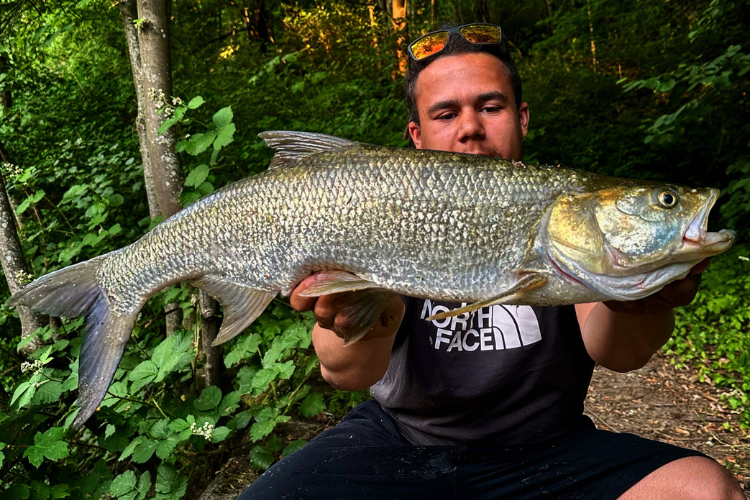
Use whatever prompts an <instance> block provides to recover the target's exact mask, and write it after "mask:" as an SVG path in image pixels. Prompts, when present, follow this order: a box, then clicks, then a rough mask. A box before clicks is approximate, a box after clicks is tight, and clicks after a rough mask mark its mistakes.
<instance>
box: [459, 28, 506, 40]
mask: <svg viewBox="0 0 750 500" xmlns="http://www.w3.org/2000/svg"><path fill="white" fill-rule="evenodd" d="M459 31H460V32H461V34H462V35H463V36H464V38H466V39H467V40H468V41H470V42H471V43H500V40H502V39H503V32H502V30H501V29H500V28H499V27H497V26H483V25H478V26H477V25H473V26H464V27H463V28H461V29H460V30H459Z"/></svg>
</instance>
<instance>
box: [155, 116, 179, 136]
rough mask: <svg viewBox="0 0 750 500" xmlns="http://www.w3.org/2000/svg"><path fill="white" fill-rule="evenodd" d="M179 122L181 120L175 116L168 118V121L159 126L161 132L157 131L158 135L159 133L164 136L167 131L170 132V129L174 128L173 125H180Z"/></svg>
mask: <svg viewBox="0 0 750 500" xmlns="http://www.w3.org/2000/svg"><path fill="white" fill-rule="evenodd" d="M179 122H180V119H179V118H177V117H176V116H173V117H172V118H167V119H166V120H164V121H163V122H162V124H161V125H160V126H159V130H157V133H158V134H159V135H161V134H163V133H164V132H166V131H167V130H169V129H170V128H172V126H173V125H175V124H177V123H179Z"/></svg>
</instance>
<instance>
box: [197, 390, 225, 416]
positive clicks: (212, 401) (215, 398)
mask: <svg viewBox="0 0 750 500" xmlns="http://www.w3.org/2000/svg"><path fill="white" fill-rule="evenodd" d="M220 401H221V389H219V388H218V387H216V386H214V385H212V386H209V387H206V388H205V389H203V391H202V392H201V395H200V397H199V398H198V399H196V400H195V402H194V403H193V406H195V409H196V410H200V411H209V410H213V409H214V408H216V407H217V406H218V404H219V402H220Z"/></svg>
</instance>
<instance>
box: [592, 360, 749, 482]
mask: <svg viewBox="0 0 750 500" xmlns="http://www.w3.org/2000/svg"><path fill="white" fill-rule="evenodd" d="M697 373H698V372H697V370H695V369H693V368H690V367H686V368H685V369H683V370H677V369H676V368H675V367H674V366H672V365H670V363H669V359H668V358H667V357H666V356H664V355H663V354H661V353H658V354H657V355H656V356H654V357H653V358H652V359H651V361H650V362H649V363H648V364H647V365H646V366H645V367H644V368H641V369H640V370H636V371H633V372H630V373H615V372H611V371H609V370H606V369H604V368H600V367H597V368H596V370H595V371H594V378H593V380H592V382H591V387H590V388H589V394H588V397H587V398H586V414H587V415H589V416H590V417H591V418H593V419H594V422H595V423H596V426H597V427H598V428H600V429H608V430H613V431H617V432H631V433H633V434H638V435H639V436H643V437H646V438H649V439H654V440H657V441H663V442H665V443H672V444H676V445H678V446H683V447H685V448H691V449H694V450H698V451H701V452H703V453H705V454H706V455H708V456H710V457H712V458H714V459H715V460H717V461H718V462H719V463H721V464H723V465H724V466H725V467H727V469H728V470H729V471H730V472H732V474H734V476H735V477H736V478H737V480H738V481H739V482H740V485H741V486H742V487H743V489H744V490H745V491H746V492H749V491H750V431H748V430H742V429H740V425H739V420H740V415H739V412H737V411H733V410H732V409H731V407H730V406H729V404H728V403H727V402H726V400H725V399H726V398H724V399H722V394H724V393H726V392H727V390H726V389H721V388H717V387H714V386H713V385H711V384H710V383H701V382H698V374H697ZM725 424H726V425H725Z"/></svg>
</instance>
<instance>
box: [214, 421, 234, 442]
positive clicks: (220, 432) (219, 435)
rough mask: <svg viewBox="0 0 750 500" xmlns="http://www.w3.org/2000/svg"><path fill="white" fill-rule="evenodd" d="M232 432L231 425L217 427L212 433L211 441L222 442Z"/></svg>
mask: <svg viewBox="0 0 750 500" xmlns="http://www.w3.org/2000/svg"><path fill="white" fill-rule="evenodd" d="M230 432H231V431H230V430H229V427H224V426H223V425H221V426H219V427H215V428H214V432H213V434H211V442H212V443H220V442H222V441H224V440H225V439H226V438H227V436H228V435H229V433H230Z"/></svg>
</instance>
